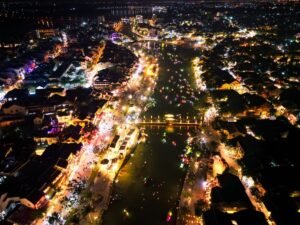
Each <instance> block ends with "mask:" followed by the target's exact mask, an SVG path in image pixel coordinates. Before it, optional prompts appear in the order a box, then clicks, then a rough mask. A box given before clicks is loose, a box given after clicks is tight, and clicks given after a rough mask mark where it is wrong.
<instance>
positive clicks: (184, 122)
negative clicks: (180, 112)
mask: <svg viewBox="0 0 300 225" xmlns="http://www.w3.org/2000/svg"><path fill="white" fill-rule="evenodd" d="M135 124H136V125H137V126H174V127H200V126H201V124H202V122H201V120H199V119H198V120H197V119H196V117H193V118H191V117H189V116H185V117H182V116H179V117H176V118H175V116H174V115H173V114H166V115H164V117H162V118H160V117H159V116H157V117H153V116H150V118H146V117H144V118H143V119H142V120H141V121H139V122H137V123H135Z"/></svg>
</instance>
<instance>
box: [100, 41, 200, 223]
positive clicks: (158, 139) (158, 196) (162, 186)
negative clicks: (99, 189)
mask: <svg viewBox="0 0 300 225" xmlns="http://www.w3.org/2000/svg"><path fill="white" fill-rule="evenodd" d="M152 45H153V46H152ZM146 46H148V45H147V44H146V43H144V44H142V46H140V47H143V48H145V47H146ZM148 47H149V49H150V51H152V53H154V54H158V55H159V57H158V58H159V61H158V63H159V77H158V81H157V86H156V89H155V91H154V94H153V96H152V97H153V99H154V100H155V103H156V104H155V106H153V107H152V108H150V109H149V110H148V111H147V112H145V114H144V115H145V116H146V117H150V116H151V115H152V116H157V115H160V116H163V115H164V114H167V113H171V114H174V115H176V116H179V115H178V114H181V116H182V117H185V116H187V115H188V116H189V117H191V118H192V117H194V116H197V113H198V108H199V107H200V104H201V101H200V98H199V97H200V96H199V95H198V94H197V93H196V92H195V91H194V87H193V76H192V67H191V60H192V59H193V58H194V57H195V56H196V55H197V53H196V52H195V51H194V50H193V49H191V48H189V47H179V46H177V47H176V48H175V47H174V46H162V45H161V44H160V43H155V44H154V43H151V44H150V46H148ZM192 129H194V128H190V130H187V128H181V129H180V128H176V129H175V130H172V129H166V128H146V130H145V131H146V133H147V134H148V138H147V141H146V142H145V143H141V144H139V145H138V146H137V147H136V149H135V151H134V154H133V155H132V156H131V157H130V159H129V160H128V161H127V163H126V164H125V165H124V166H123V168H122V169H121V171H120V173H119V175H118V177H117V182H116V183H115V184H114V188H113V196H118V198H117V200H112V202H111V204H110V206H109V208H108V210H107V211H106V212H105V213H104V216H103V225H160V224H176V207H177V205H178V199H179V195H180V192H181V189H182V185H183V179H184V177H185V174H186V168H180V163H181V161H180V155H181V154H183V152H184V148H185V145H186V143H185V141H186V139H187V133H188V132H190V133H193V130H192ZM144 179H146V180H147V183H146V184H145V183H144ZM148 181H149V182H148ZM169 211H172V219H171V220H170V221H169V222H167V221H166V218H167V215H168V212H169Z"/></svg>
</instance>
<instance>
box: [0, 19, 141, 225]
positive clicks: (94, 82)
mask: <svg viewBox="0 0 300 225" xmlns="http://www.w3.org/2000/svg"><path fill="white" fill-rule="evenodd" d="M93 21H94V20H93ZM88 22H89V26H86V24H87V22H86V21H77V22H74V23H73V24H70V25H69V26H66V27H64V29H54V28H47V29H38V30H36V31H35V32H34V34H30V35H28V37H27V38H29V39H27V38H26V39H25V40H23V41H22V42H21V43H20V45H14V46H7V45H3V46H2V45H1V46H0V47H1V53H2V54H3V55H2V56H4V55H5V57H6V58H5V59H4V60H3V61H1V64H0V68H1V69H0V70H1V73H0V87H1V89H0V93H1V94H0V98H1V103H0V108H1V110H0V128H1V135H0V140H1V141H0V143H1V144H0V149H1V151H0V168H1V169H0V177H1V179H0V195H1V202H0V206H1V207H0V211H1V217H0V221H2V222H3V220H6V221H10V222H16V223H19V224H27V223H28V221H30V220H32V219H35V217H36V216H37V215H35V214H36V213H34V212H33V211H36V210H39V209H41V208H43V207H44V206H45V205H47V203H48V202H49V200H51V198H52V197H53V196H54V195H55V194H56V193H57V191H58V190H59V189H60V187H61V186H62V185H68V179H67V178H68V177H69V176H70V173H72V171H73V167H74V165H76V164H77V163H78V162H77V161H78V160H79V159H80V154H83V153H82V151H81V149H82V144H83V143H88V142H89V140H91V138H92V137H93V135H94V134H95V130H96V129H97V128H96V126H97V123H98V121H99V119H100V118H101V115H102V112H103V110H104V109H105V108H106V107H107V100H108V99H109V98H110V97H111V96H112V94H111V91H112V90H114V89H115V88H122V85H123V84H124V83H125V82H126V81H127V80H128V74H129V73H130V72H131V70H132V68H133V66H134V65H135V62H136V56H135V55H134V54H133V53H131V52H130V51H129V50H127V49H126V48H124V47H120V46H118V45H115V44H113V43H112V42H111V41H110V38H111V33H112V30H110V28H109V27H105V26H104V25H103V24H101V23H98V21H94V22H90V21H88ZM106 67H107V69H105V68H106ZM127 141H128V140H127ZM126 145H127V144H125V146H126ZM123 150H125V149H123ZM2 222H1V223H2Z"/></svg>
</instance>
